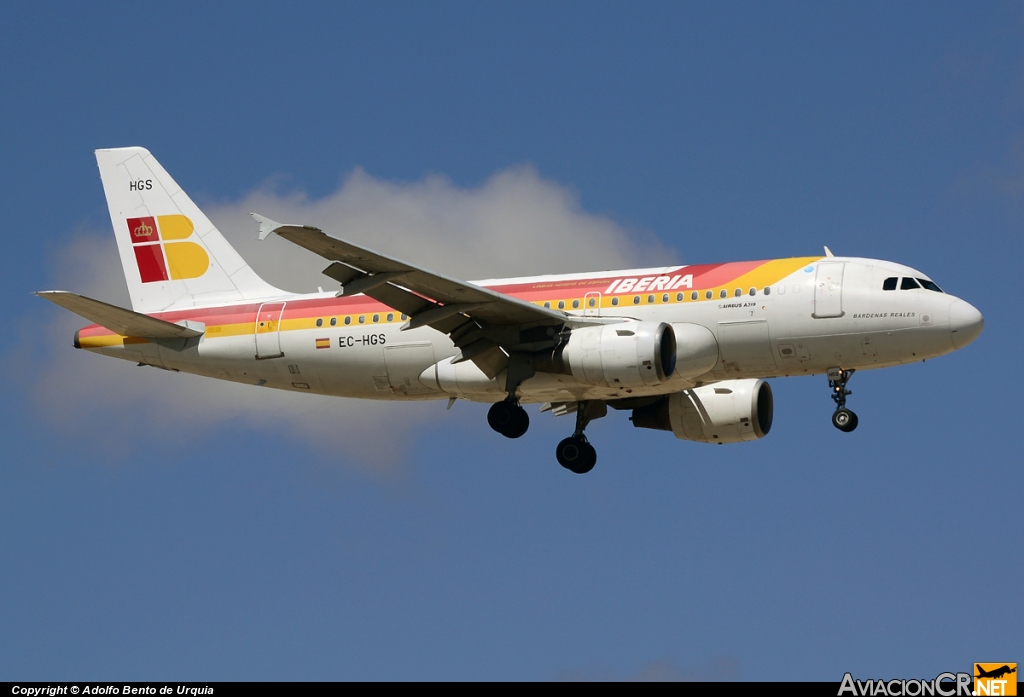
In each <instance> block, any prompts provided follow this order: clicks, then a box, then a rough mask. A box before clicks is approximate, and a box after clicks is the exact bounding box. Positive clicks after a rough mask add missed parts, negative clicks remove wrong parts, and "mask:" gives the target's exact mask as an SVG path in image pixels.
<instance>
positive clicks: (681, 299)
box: [676, 293, 683, 303]
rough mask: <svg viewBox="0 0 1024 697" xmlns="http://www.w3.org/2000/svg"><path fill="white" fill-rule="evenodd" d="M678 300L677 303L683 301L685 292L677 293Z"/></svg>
mask: <svg viewBox="0 0 1024 697" xmlns="http://www.w3.org/2000/svg"><path fill="white" fill-rule="evenodd" d="M676 302H677V303H681V302H683V294H682V293H676Z"/></svg>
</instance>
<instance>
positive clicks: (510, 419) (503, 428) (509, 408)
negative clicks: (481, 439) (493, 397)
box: [487, 397, 530, 438]
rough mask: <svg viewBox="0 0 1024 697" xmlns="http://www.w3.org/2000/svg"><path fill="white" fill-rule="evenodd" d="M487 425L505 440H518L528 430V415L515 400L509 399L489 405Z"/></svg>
mask: <svg viewBox="0 0 1024 697" xmlns="http://www.w3.org/2000/svg"><path fill="white" fill-rule="evenodd" d="M487 423H488V424H489V425H490V427H491V428H493V429H494V430H495V431H497V432H498V433H500V434H501V435H503V436H505V437H506V438H519V437H520V436H521V435H523V434H524V433H526V430H527V429H528V428H530V415H529V414H527V413H526V410H525V409H523V408H522V407H521V406H519V402H518V401H517V400H515V399H513V398H512V397H509V398H508V399H505V400H503V401H501V402H495V403H494V404H492V405H491V409H490V411H488V412H487Z"/></svg>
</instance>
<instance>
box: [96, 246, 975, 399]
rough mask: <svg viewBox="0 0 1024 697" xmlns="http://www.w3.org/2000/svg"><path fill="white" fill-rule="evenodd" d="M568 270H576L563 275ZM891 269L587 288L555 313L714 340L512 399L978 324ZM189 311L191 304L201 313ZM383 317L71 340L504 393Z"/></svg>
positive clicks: (843, 260) (921, 355)
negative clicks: (700, 350)
mask: <svg viewBox="0 0 1024 697" xmlns="http://www.w3.org/2000/svg"><path fill="white" fill-rule="evenodd" d="M659 273H664V270H662V269H651V270H636V271H629V272H615V273H612V272H607V273H601V274H588V275H585V276H587V277H588V278H602V277H607V278H609V279H610V278H613V277H619V276H622V275H624V274H626V275H628V274H632V275H633V276H637V277H642V276H644V275H645V274H646V275H648V276H651V275H657V274H659ZM580 276H584V275H581V274H575V275H573V276H572V278H577V277H580ZM893 277H895V278H898V279H903V278H914V279H925V278H926V277H925V276H924V274H921V273H920V272H917V271H915V270H913V269H910V268H908V267H905V266H901V265H899V264H894V263H891V262H886V261H877V260H871V259H860V258H849V257H824V258H820V259H816V260H814V261H813V262H812V263H809V264H808V265H807V266H806V267H804V268H801V269H799V270H797V271H795V272H792V273H790V274H788V275H787V276H785V277H784V278H782V279H781V280H778V281H777V282H775V283H772V284H771V285H770V286H766V287H763V288H754V289H747V288H738V289H728V290H724V289H723V290H718V289H716V290H714V291H713V293H714V295H713V297H712V298H710V299H708V298H706V297H705V296H706V293H709V292H712V291H706V290H703V289H702V290H700V291H696V290H693V289H691V288H688V287H682V288H681V289H679V290H680V291H681V292H682V293H683V296H682V300H678V299H677V298H679V297H680V296H679V294H678V292H677V291H676V290H673V291H672V292H671V293H663V292H661V291H660V290H659V291H658V292H656V293H654V294H649V293H646V292H642V293H640V294H639V295H635V294H632V293H625V294H620V295H619V296H616V297H618V298H619V300H617V301H616V304H615V305H614V306H613V305H611V303H610V301H609V299H608V297H607V295H605V297H602V295H601V294H599V293H591V294H590V295H588V296H587V297H588V298H589V297H591V296H592V295H597V302H596V307H594V308H592V309H587V307H586V305H585V304H584V307H580V308H577V309H571V308H567V309H566V312H568V313H569V314H570V315H578V316H580V317H583V316H588V317H592V318H593V317H597V318H600V321H603V322H611V321H616V319H620V320H621V321H637V320H639V321H644V320H654V321H658V322H666V323H669V324H675V323H686V324H691V325H693V324H695V325H700V326H703V327H706V328H707V329H708V330H710V331H711V332H712V333H713V334H714V336H715V339H716V340H717V342H718V350H719V356H718V361H717V363H716V364H715V365H714V367H712V368H711V369H710V370H708V371H707V372H706V373H704V374H702V375H699V376H693V375H690V376H688V377H682V376H679V375H676V376H673V377H671V378H669V379H668V380H665V381H664V382H662V383H661V384H658V385H656V386H641V387H631V388H615V387H602V386H595V385H593V384H587V383H584V382H582V381H581V380H579V379H578V377H577V376H574V375H570V374H559V373H543V372H538V373H537V374H536V375H534V376H533V377H531V378H529V379H527V380H525V381H524V382H522V384H521V385H520V386H519V389H518V393H517V394H518V396H519V398H520V399H521V400H522V401H523V402H575V401H582V400H592V399H596V400H601V399H603V400H609V399H619V398H625V397H641V396H647V395H654V394H669V393H673V392H678V391H680V390H684V389H688V388H691V387H694V386H695V385H701V384H706V383H710V382H717V381H722V380H731V379H736V378H752V377H758V378H770V377H780V376H789V375H807V374H820V373H825V372H826V371H828V370H829V369H830V368H842V369H844V370H850V369H858V370H860V369H868V368H881V367H885V366H893V365H899V364H901V363H911V362H917V361H922V360H925V359H927V358H932V357H935V356H940V355H942V354H945V353H949V352H951V351H954V350H956V349H957V348H960V347H962V346H964V345H966V344H967V343H969V342H970V341H971V340H973V339H974V338H975V337H976V336H977V334H978V333H979V332H980V331H981V323H982V320H981V315H980V314H979V313H978V312H977V310H975V309H974V308H973V307H971V306H970V305H969V304H967V303H966V302H964V301H962V300H959V299H957V298H956V297H954V296H952V295H949V294H946V293H943V292H940V291H938V290H928V289H926V288H923V287H918V288H912V289H901V288H900V287H897V288H896V289H895V290H883V283H884V282H885V279H887V278H893ZM564 278H570V277H568V276H565V277H556V276H550V277H543V278H533V279H504V280H494V281H483V282H479V283H477V285H481V286H485V287H500V286H507V285H515V284H521V283H526V282H531V281H533V282H535V281H551V282H552V283H554V282H557V281H558V280H559V279H564ZM750 290H753V291H754V293H753V294H750ZM698 292H699V297H698V299H696V300H693V299H692V297H691V296H692V294H694V293H698ZM723 292H725V293H726V297H724V298H723V297H721V294H722V293H723ZM737 292H739V295H737ZM333 297H334V294H333V293H319V294H306V295H289V296H286V297H281V298H268V299H267V302H268V304H269V303H270V301H277V302H280V303H285V304H294V303H301V302H304V301H309V300H320V301H322V300H324V299H330V298H333ZM634 298H636V302H635V303H634ZM666 299H667V300H668V301H667V302H666V301H665V300H666ZM652 300H653V302H652ZM532 301H533V302H537V303H538V304H540V302H538V301H537V300H532ZM246 305H247V306H253V303H251V302H250V303H246ZM256 305H259V303H256ZM207 309H208V308H207ZM201 310H203V308H197V309H196V311H195V312H196V317H197V321H200V322H202V321H203V319H202V318H203V314H202V312H201ZM174 314H175V316H174V317H173V321H180V320H181V319H182V318H183V317H184V316H185V315H187V314H188V313H187V312H186V313H184V315H183V313H182V312H178V313H174ZM392 314H397V313H392ZM387 316H388V309H387V308H382V309H381V310H380V311H379V312H374V313H372V314H371V313H365V314H364V316H363V319H362V323H361V324H360V323H358V320H351V321H352V323H351V324H349V325H345V324H343V322H341V321H338V322H337V324H335V325H334V326H331V324H330V322H329V318H327V317H326V316H325V317H324V318H319V317H318V318H316V319H317V320H321V321H322V322H323V323H322V324H321V326H314V325H313V324H312V322H314V321H316V320H313V319H310V320H309V326H308V327H303V326H292V327H289V326H288V322H287V321H282V322H280V323H278V324H277V325H276V329H275V330H274V331H271V332H269V333H268V332H267V331H263V332H260V331H259V329H258V328H257V329H256V330H254V331H253V332H252V333H234V334H231V333H227V335H221V334H219V333H218V332H217V330H216V328H214V327H208V328H207V332H206V333H205V334H204V335H203V336H202V337H199V338H197V339H193V340H188V341H184V340H183V341H180V342H173V341H172V342H161V343H155V342H144V341H143V342H134V343H129V342H127V341H126V342H125V343H123V344H116V343H112V344H109V345H96V344H90V343H88V341H86V340H85V339H83V340H82V341H83V343H82V347H83V348H87V349H89V350H93V351H96V352H100V353H104V354H106V355H111V356H116V357H120V358H125V359H128V360H132V361H136V362H140V363H145V364H149V365H153V366H157V367H162V368H166V369H170V370H177V371H182V372H189V373H195V374H198V375H205V376H209V377H214V378H220V379H224V380H232V381H236V382H243V383H249V384H257V385H265V386H267V387H274V388H280V389H287V390H294V391H303V392H306V391H308V392H312V393H317V394H325V395H334V396H339V397H358V398H371V399H441V398H450V397H459V398H464V399H470V400H475V401H484V402H495V401H498V400H501V399H503V398H504V397H505V380H504V377H503V375H502V374H499V375H497V376H495V377H494V378H488V377H487V376H486V375H485V374H484V373H483V372H482V371H481V370H480V369H479V368H478V367H477V366H476V365H475V364H474V363H473V362H472V361H464V362H459V363H454V364H453V363H452V358H453V357H456V356H457V354H458V353H459V351H458V349H457V348H456V347H455V346H454V344H453V343H452V341H451V340H450V339H449V337H448V336H446V335H445V334H442V333H440V332H438V331H435V330H434V329H431V328H430V327H421V328H418V329H411V330H406V331H403V330H402V329H401V327H402V326H403V325H404V322H403V321H401V318H399V317H392V320H391V321H390V322H389V321H387ZM375 317H376V318H377V321H374V318H375ZM258 324H259V322H258V321H257V322H256V325H257V327H258ZM268 326H274V325H272V324H271V325H268ZM325 344H326V345H325ZM260 354H262V356H261V355H260Z"/></svg>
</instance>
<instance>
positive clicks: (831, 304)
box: [813, 261, 846, 319]
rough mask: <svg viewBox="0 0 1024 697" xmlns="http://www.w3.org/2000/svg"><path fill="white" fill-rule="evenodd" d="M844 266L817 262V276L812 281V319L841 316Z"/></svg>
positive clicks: (828, 262)
mask: <svg viewBox="0 0 1024 697" xmlns="http://www.w3.org/2000/svg"><path fill="white" fill-rule="evenodd" d="M844 266H846V264H844V263H843V262H841V261H822V262H818V275H817V277H815V279H814V315H813V317H814V318H816V319H822V318H825V317H842V316H843V267H844Z"/></svg>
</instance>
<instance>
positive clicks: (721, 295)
mask: <svg viewBox="0 0 1024 697" xmlns="http://www.w3.org/2000/svg"><path fill="white" fill-rule="evenodd" d="M727 295H729V291H727V290H726V289H725V288H723V289H722V290H720V291H719V292H718V297H720V298H724V297H726V296H727Z"/></svg>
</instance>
